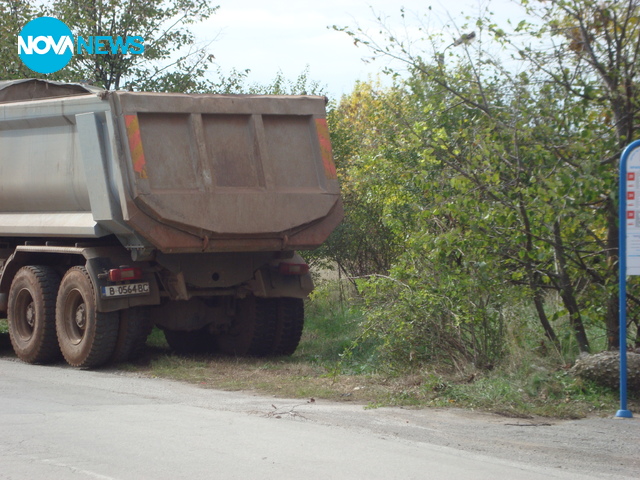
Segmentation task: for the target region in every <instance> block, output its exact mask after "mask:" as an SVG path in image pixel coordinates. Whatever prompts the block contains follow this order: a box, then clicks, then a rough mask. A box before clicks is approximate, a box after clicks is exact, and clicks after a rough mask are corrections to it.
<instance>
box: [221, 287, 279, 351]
mask: <svg viewBox="0 0 640 480" xmlns="http://www.w3.org/2000/svg"><path fill="white" fill-rule="evenodd" d="M277 313H278V304H277V299H275V298H257V297H247V298H244V299H242V300H238V308H237V313H236V317H235V321H234V324H233V326H232V328H231V330H230V331H229V332H227V333H224V334H221V335H219V336H218V347H219V349H220V351H221V352H223V353H226V354H229V355H238V356H252V357H264V356H266V355H269V354H270V353H272V351H273V345H274V340H275V335H276V326H277V318H278V317H277Z"/></svg>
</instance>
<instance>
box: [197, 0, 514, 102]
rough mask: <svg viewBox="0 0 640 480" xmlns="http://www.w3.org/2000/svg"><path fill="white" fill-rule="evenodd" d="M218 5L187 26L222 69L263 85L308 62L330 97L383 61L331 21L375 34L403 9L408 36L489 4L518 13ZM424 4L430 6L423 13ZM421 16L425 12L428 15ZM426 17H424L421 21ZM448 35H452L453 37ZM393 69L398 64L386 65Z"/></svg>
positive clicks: (445, 7)
mask: <svg viewBox="0 0 640 480" xmlns="http://www.w3.org/2000/svg"><path fill="white" fill-rule="evenodd" d="M215 3H216V4H218V5H220V8H219V10H218V11H217V12H216V14H215V15H213V16H212V17H211V18H210V19H209V20H208V21H206V22H205V23H203V24H199V25H196V26H194V27H193V31H194V33H195V34H196V37H197V38H198V39H199V40H200V41H203V42H209V41H211V42H212V43H211V45H210V47H209V48H210V51H211V52H212V53H213V54H214V55H215V57H216V65H217V66H219V67H220V68H221V69H222V71H223V72H225V73H228V72H230V71H231V70H232V69H237V70H245V69H250V70H251V73H250V76H249V83H260V84H269V83H271V81H272V80H273V79H274V78H275V77H276V75H277V74H278V72H282V74H283V76H284V78H285V79H287V80H295V79H296V78H297V77H298V76H299V75H300V74H301V73H302V72H303V71H304V70H305V69H306V68H307V67H308V70H309V74H308V76H309V78H310V79H311V80H312V81H316V82H318V83H319V84H320V85H322V86H323V87H324V89H325V92H326V93H327V94H328V95H329V96H330V97H334V98H336V97H340V96H341V95H343V94H348V93H350V92H351V91H352V90H353V86H354V85H355V82H356V81H357V80H367V79H368V78H370V77H371V76H373V77H375V76H376V75H377V73H378V72H380V71H381V70H382V69H383V68H384V67H385V66H387V65H389V61H388V60H380V59H378V60H376V61H374V62H370V63H368V64H367V63H365V62H364V61H363V58H366V57H370V56H371V52H370V51H369V50H368V49H367V48H365V47H362V46H360V47H356V46H355V45H354V43H353V40H352V39H351V38H350V37H349V36H348V35H347V34H345V33H342V32H337V31H335V30H333V29H331V28H330V27H331V26H332V25H337V26H342V27H346V26H348V27H351V28H353V27H357V26H360V27H361V28H363V29H365V30H366V31H370V32H372V33H375V32H377V30H379V28H378V22H377V20H376V17H378V16H382V17H383V18H385V19H386V21H387V22H388V24H389V25H391V26H392V28H393V29H394V30H398V31H402V29H403V27H402V24H401V16H400V8H401V7H404V9H405V12H406V15H405V17H406V19H407V24H408V25H410V26H412V27H411V28H410V30H409V36H413V37H416V38H417V32H416V31H415V30H413V28H415V27H416V26H417V25H418V23H419V22H421V21H422V22H426V21H428V23H429V26H430V27H432V28H435V27H439V26H441V25H443V24H444V23H447V22H450V21H451V19H453V20H454V21H455V23H456V25H458V26H462V25H463V24H464V23H465V20H464V17H465V16H466V15H471V16H474V17H477V16H478V12H479V11H480V10H481V9H482V8H485V7H489V8H490V9H491V10H492V11H493V12H494V13H496V15H497V18H498V19H499V20H504V21H506V19H507V18H510V19H512V20H514V19H516V20H515V21H516V22H517V21H518V20H519V19H520V18H522V10H521V8H520V7H518V6H517V5H515V4H513V2H512V1H511V0H448V1H443V0H436V1H433V2H430V1H429V0H400V1H398V2H394V1H392V0H391V1H390V0H386V1H384V0H320V1H318V0H315V1H310V0H296V1H292V0H218V1H217V2H215ZM429 5H431V6H432V11H431V12H429V11H428V7H429ZM427 15H429V16H428V17H427ZM427 18H428V19H429V20H427ZM452 41H453V38H452ZM390 66H392V67H400V65H399V64H395V65H394V64H390Z"/></svg>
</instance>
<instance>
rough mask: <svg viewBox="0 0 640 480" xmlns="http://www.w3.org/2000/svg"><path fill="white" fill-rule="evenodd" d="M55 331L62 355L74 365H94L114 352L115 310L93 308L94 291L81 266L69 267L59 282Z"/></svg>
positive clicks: (85, 271) (104, 360)
mask: <svg viewBox="0 0 640 480" xmlns="http://www.w3.org/2000/svg"><path fill="white" fill-rule="evenodd" d="M56 332H57V334H58V342H59V344H60V350H61V351H62V355H63V356H64V358H65V360H66V361H67V363H69V365H71V366H73V367H81V368H91V367H97V366H99V365H102V364H104V363H105V362H107V361H108V360H109V358H110V357H111V355H112V354H113V351H114V348H115V345H116V341H117V339H118V313H117V312H109V313H105V312H98V311H97V310H96V292H95V290H94V287H93V283H92V282H91V278H90V277H89V274H88V273H87V270H86V269H85V268H84V267H73V268H71V269H70V270H68V271H67V273H66V274H65V275H64V277H63V278H62V282H60V289H59V290H58V298H57V301H56Z"/></svg>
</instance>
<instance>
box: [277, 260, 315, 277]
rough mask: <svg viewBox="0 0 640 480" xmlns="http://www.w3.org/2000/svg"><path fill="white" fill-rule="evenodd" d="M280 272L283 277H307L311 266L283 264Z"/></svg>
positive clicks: (280, 266)
mask: <svg viewBox="0 0 640 480" xmlns="http://www.w3.org/2000/svg"><path fill="white" fill-rule="evenodd" d="M278 271H279V272H280V274H281V275H306V274H307V273H309V265H307V264H306V263H287V262H281V263H280V264H279V265H278Z"/></svg>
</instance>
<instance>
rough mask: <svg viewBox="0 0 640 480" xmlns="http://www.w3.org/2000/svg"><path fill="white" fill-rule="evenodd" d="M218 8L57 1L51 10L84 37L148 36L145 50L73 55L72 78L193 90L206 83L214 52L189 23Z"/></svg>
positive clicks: (178, 1)
mask: <svg viewBox="0 0 640 480" xmlns="http://www.w3.org/2000/svg"><path fill="white" fill-rule="evenodd" d="M217 8H218V7H212V6H211V5H210V2H209V1H207V0H173V1H171V2H166V1H164V0H131V1H127V2H121V1H117V0H54V1H53V2H52V3H51V5H50V9H49V12H50V14H51V15H55V16H56V17H57V18H59V19H60V20H62V21H63V22H64V23H65V24H66V25H67V26H68V27H69V28H70V29H71V31H72V32H73V33H74V34H75V35H80V36H82V37H84V38H87V37H90V36H94V37H95V36H112V37H117V36H122V37H126V36H141V37H143V38H144V46H145V50H144V54H143V55H127V54H124V53H122V52H121V51H118V52H117V53H107V54H97V53H93V54H88V53H83V54H82V55H74V56H73V58H72V61H71V63H70V64H69V65H68V66H67V67H66V68H65V69H64V70H65V75H66V77H67V79H68V80H75V81H79V80H81V79H88V80H90V81H92V82H94V83H95V84H96V85H99V86H101V87H103V88H105V89H113V90H118V89H120V88H125V89H129V90H147V91H182V92H189V91H198V90H202V89H204V88H206V83H204V82H203V75H204V73H205V71H206V70H207V68H208V67H209V66H210V65H211V62H212V61H213V55H211V54H210V53H208V52H207V47H206V46H204V47H199V46H197V44H196V39H195V37H194V35H193V33H192V32H191V31H190V30H189V29H188V26H189V25H192V24H194V23H196V22H200V21H203V20H206V19H207V18H209V17H210V16H211V15H213V14H214V13H215V11H216V10H217Z"/></svg>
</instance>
